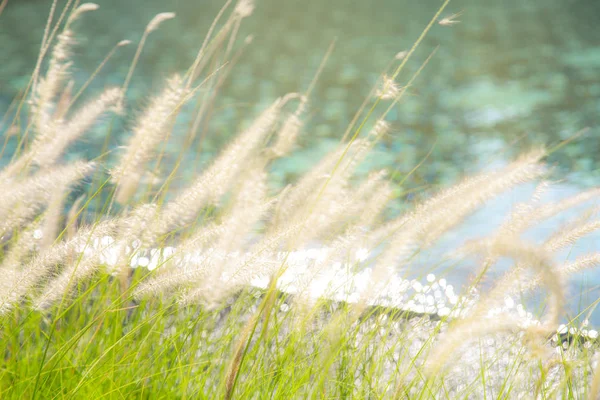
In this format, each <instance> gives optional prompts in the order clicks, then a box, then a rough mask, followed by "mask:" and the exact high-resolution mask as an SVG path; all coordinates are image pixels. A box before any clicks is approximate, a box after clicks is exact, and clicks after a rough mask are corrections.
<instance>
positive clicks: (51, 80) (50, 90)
mask: <svg viewBox="0 0 600 400" xmlns="http://www.w3.org/2000/svg"><path fill="white" fill-rule="evenodd" d="M96 9H98V5H97V4H94V3H84V4H82V5H80V6H79V7H78V8H76V9H75V10H74V11H73V12H72V13H71V15H70V16H69V18H68V19H67V22H66V23H65V27H64V29H63V31H62V32H61V33H60V34H59V35H58V37H57V41H56V44H55V45H54V48H53V50H52V53H51V55H50V60H49V62H48V70H47V72H46V74H45V76H44V77H43V78H40V80H39V82H38V84H37V86H36V87H35V90H34V92H33V95H32V98H31V109H32V112H33V116H34V117H33V121H34V127H35V130H36V135H35V141H34V146H35V147H40V144H43V143H48V142H49V141H51V140H53V139H54V138H55V137H56V135H57V134H58V132H57V129H56V128H57V127H56V123H55V122H54V121H53V112H54V109H55V103H54V101H53V100H54V99H55V97H56V96H57V94H58V92H59V90H60V88H61V86H62V85H63V83H64V80H65V79H66V77H67V76H69V68H70V66H71V62H70V61H69V59H70V57H71V51H70V47H71V46H72V45H73V44H74V43H75V38H74V35H73V31H72V30H71V29H70V26H71V23H73V22H74V21H75V20H76V19H77V18H79V16H80V15H81V14H83V13H84V12H87V11H93V10H96ZM36 143H38V144H37V145H36Z"/></svg>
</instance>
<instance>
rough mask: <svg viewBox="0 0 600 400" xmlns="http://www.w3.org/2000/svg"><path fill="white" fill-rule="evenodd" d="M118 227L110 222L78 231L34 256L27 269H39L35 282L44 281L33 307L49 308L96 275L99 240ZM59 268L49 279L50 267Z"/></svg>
mask: <svg viewBox="0 0 600 400" xmlns="http://www.w3.org/2000/svg"><path fill="white" fill-rule="evenodd" d="M117 227H118V220H116V219H112V220H105V221H102V222H99V223H97V224H95V225H93V226H88V227H85V228H81V229H79V231H78V232H77V235H76V236H75V237H74V238H72V239H68V240H66V241H63V242H60V243H57V244H55V245H54V246H52V247H50V248H49V249H47V250H45V251H43V252H42V253H40V254H39V255H38V256H36V257H34V258H33V260H32V262H31V266H30V267H29V268H28V270H34V269H38V270H39V271H36V274H37V275H38V280H40V279H41V278H44V280H46V282H44V285H43V289H42V290H41V292H39V293H35V294H32V298H33V302H34V308H36V309H43V308H46V307H48V306H50V305H51V304H52V303H54V302H56V301H58V300H60V299H62V298H63V297H65V296H67V295H68V294H69V291H70V289H71V288H72V287H73V286H74V285H75V284H76V283H79V282H81V281H83V280H85V279H87V278H89V277H90V276H92V275H93V274H94V273H96V272H97V271H98V270H99V268H100V267H101V264H100V261H101V259H100V255H101V253H102V252H103V251H105V250H106V247H102V241H101V240H100V239H101V238H104V237H110V236H114V234H115V232H116V230H117V229H116V228H117ZM113 243H114V242H111V243H109V244H108V245H107V246H112V244H113ZM59 265H62V268H61V269H60V272H58V273H57V274H52V275H53V276H52V275H51V276H50V277H48V274H49V273H51V268H52V267H57V266H59Z"/></svg>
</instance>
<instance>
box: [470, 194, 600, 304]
mask: <svg viewBox="0 0 600 400" xmlns="http://www.w3.org/2000/svg"><path fill="white" fill-rule="evenodd" d="M547 187H548V185H547V184H546V183H542V184H541V185H540V186H539V187H538V188H537V189H536V191H535V193H534V195H533V198H532V200H531V201H530V202H529V203H525V204H518V205H517V206H516V209H515V211H513V212H512V213H511V215H510V217H509V218H508V219H507V221H506V222H505V223H503V224H502V225H501V226H500V228H499V229H498V231H497V233H495V234H494V235H493V236H492V237H491V238H487V239H482V240H478V241H473V242H470V243H467V244H466V245H465V246H464V247H463V248H462V249H461V251H460V252H462V253H468V252H478V251H480V250H481V249H482V248H486V249H487V259H486V261H485V262H484V265H485V266H486V267H485V268H486V269H487V268H489V266H491V265H493V264H495V263H496V262H497V260H498V258H499V257H500V254H494V253H493V248H494V243H496V241H498V240H500V241H502V240H506V238H513V240H516V239H518V238H519V237H520V235H521V234H522V233H524V232H525V231H526V230H527V229H528V228H530V227H531V226H533V225H535V224H537V223H540V222H542V221H544V220H546V219H548V218H551V217H553V216H555V215H557V214H559V213H561V212H563V211H566V210H568V209H569V208H572V207H575V206H577V205H579V204H581V203H584V202H586V201H589V200H590V199H592V198H594V197H595V196H596V195H597V189H593V190H589V191H586V192H582V193H579V194H577V195H574V196H571V197H568V198H565V199H563V200H560V201H558V202H553V203H549V204H543V205H537V203H538V202H539V197H540V195H541V193H542V192H543V191H544V190H545V189H546V188H547ZM593 211H594V210H592V211H588V212H584V213H583V214H582V215H580V216H579V217H577V218H575V220H571V221H568V222H567V223H566V224H564V225H562V226H561V227H559V228H558V229H557V230H556V231H555V232H554V233H553V234H552V235H551V236H550V237H549V238H548V239H546V240H545V241H544V243H543V244H542V248H543V249H544V250H545V251H546V252H547V253H548V254H554V253H556V251H558V250H561V249H563V248H564V247H566V246H569V245H574V244H575V243H576V242H577V241H578V240H579V239H581V238H582V237H584V236H585V235H588V234H590V233H592V232H594V231H596V230H598V229H600V222H599V221H590V217H591V215H592V213H593ZM527 269H528V266H526V265H522V264H519V263H517V264H516V265H515V266H514V267H513V268H512V269H511V270H510V271H509V272H507V273H506V274H504V276H503V277H502V278H501V279H500V281H499V282H498V284H497V285H498V286H499V287H503V288H504V289H503V290H506V291H507V293H508V291H510V292H518V291H520V292H521V293H524V292H526V291H528V290H531V289H533V288H535V287H537V285H538V284H539V283H540V282H541V276H540V275H539V274H538V276H534V277H527V278H525V277H524V273H525V271H526V270H527ZM561 271H563V269H562V268H560V269H559V270H558V273H559V275H561V276H562V278H563V280H566V279H567V278H568V277H567V276H566V275H565V274H563V272H561ZM482 273H485V271H482ZM511 286H512V288H511Z"/></svg>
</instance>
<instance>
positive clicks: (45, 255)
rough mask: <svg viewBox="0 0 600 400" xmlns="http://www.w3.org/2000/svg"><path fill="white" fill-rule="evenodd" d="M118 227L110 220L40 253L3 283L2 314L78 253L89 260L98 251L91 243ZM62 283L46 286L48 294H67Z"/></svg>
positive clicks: (84, 230)
mask: <svg viewBox="0 0 600 400" xmlns="http://www.w3.org/2000/svg"><path fill="white" fill-rule="evenodd" d="M114 226H115V224H114V222H113V221H106V222H101V223H98V224H96V225H95V226H92V227H87V228H83V229H80V230H79V232H78V233H77V236H76V237H74V238H72V239H69V240H66V241H63V242H60V243H57V244H55V245H53V246H52V247H50V248H48V249H46V250H43V251H41V252H39V253H37V254H36V255H34V257H33V258H32V259H31V260H30V261H29V262H27V263H26V264H25V265H23V266H22V267H21V268H19V269H18V270H16V271H14V273H11V274H10V275H9V276H7V277H5V279H3V280H2V287H0V314H2V313H5V312H6V311H8V310H10V309H11V308H12V307H13V306H14V305H15V304H16V303H18V302H19V301H20V300H21V299H23V297H24V296H26V295H27V294H28V293H30V292H31V291H32V290H34V289H35V288H36V287H37V286H39V285H40V284H42V283H43V281H44V280H45V279H47V277H48V275H49V274H50V273H51V270H52V268H54V267H56V266H58V265H60V264H62V263H63V262H65V261H66V260H68V258H69V257H71V256H72V255H73V254H74V253H75V252H80V253H82V259H85V258H86V257H88V256H89V255H90V253H92V254H93V253H94V252H93V251H92V250H91V247H90V246H89V244H90V241H92V240H93V239H94V238H95V237H102V236H106V235H110V234H112V233H113V232H114ZM86 253H87V254H86ZM67 270H69V271H70V272H74V268H72V267H67ZM58 283H59V284H57V285H54V286H52V284H51V285H50V286H46V290H45V291H46V292H47V293H48V295H49V294H50V293H53V294H52V296H53V298H55V297H56V296H62V295H63V294H64V291H63V290H64V289H65V286H64V285H63V284H60V282H58ZM59 292H60V293H59Z"/></svg>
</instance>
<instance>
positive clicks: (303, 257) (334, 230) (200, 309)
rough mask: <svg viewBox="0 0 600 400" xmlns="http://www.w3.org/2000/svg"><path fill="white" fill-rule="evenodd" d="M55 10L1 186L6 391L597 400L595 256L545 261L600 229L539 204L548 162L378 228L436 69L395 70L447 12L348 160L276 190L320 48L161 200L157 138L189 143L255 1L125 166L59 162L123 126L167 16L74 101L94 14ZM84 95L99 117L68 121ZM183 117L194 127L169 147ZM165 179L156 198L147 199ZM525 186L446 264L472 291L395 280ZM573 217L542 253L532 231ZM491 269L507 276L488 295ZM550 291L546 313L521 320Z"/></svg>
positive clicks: (355, 140)
mask: <svg viewBox="0 0 600 400" xmlns="http://www.w3.org/2000/svg"><path fill="white" fill-rule="evenodd" d="M56 3H57V2H56V1H54V2H53V4H52V8H51V16H50V18H49V20H48V25H47V26H46V30H45V33H44V37H43V39H42V44H41V50H40V56H39V60H38V63H37V66H36V67H35V69H34V72H33V74H32V78H31V81H30V83H29V85H28V88H27V90H26V92H25V94H24V95H23V96H22V97H21V98H19V99H17V100H16V103H15V104H17V107H16V109H17V114H16V116H15V117H14V119H13V120H12V127H11V128H9V129H11V130H12V131H15V130H17V131H18V134H17V135H16V138H13V139H11V140H15V141H17V142H18V145H17V146H16V150H15V152H14V154H11V155H10V156H11V160H10V162H9V163H8V164H7V165H5V166H4V168H3V169H2V171H1V172H0V188H1V189H2V190H1V192H0V193H2V194H1V195H0V216H1V221H2V222H1V223H0V240H1V242H2V251H1V252H0V271H1V275H2V278H3V279H2V280H1V283H0V338H1V340H0V342H1V343H2V350H3V352H2V354H3V357H2V358H1V361H0V365H1V368H0V397H1V398H3V399H4V398H7V399H8V398H15V399H16V398H19V399H22V398H44V399H45V398H59V397H60V398H63V397H64V398H207V399H212V398H226V399H232V398H239V399H246V398H267V397H269V398H281V399H288V398H413V397H414V398H465V397H468V398H488V397H494V398H495V397H497V398H505V397H524V398H530V397H536V398H537V397H539V398H555V397H565V398H572V397H577V398H579V397H588V398H590V399H594V398H596V397H597V395H598V394H599V392H600V383H599V382H600V370H599V369H598V368H597V365H598V355H597V354H598V353H597V352H596V349H597V344H596V342H595V340H594V339H596V337H597V332H596V331H595V330H593V329H592V328H591V327H588V326H586V324H587V322H586V321H584V322H582V323H577V322H576V320H575V319H572V320H570V319H567V318H566V315H567V314H566V312H565V309H566V305H567V301H568V299H569V297H568V284H567V283H568V279H569V277H570V276H571V275H572V274H574V273H577V272H579V271H582V270H584V269H590V268H593V267H595V266H596V265H597V264H599V263H600V255H598V254H589V255H587V256H585V257H582V258H580V259H576V260H574V261H569V262H563V261H561V260H560V259H559V258H558V257H557V252H558V251H559V250H562V249H564V248H567V247H569V246H571V245H573V244H574V243H575V242H577V241H578V240H579V239H580V238H582V237H584V236H585V235H588V234H590V233H592V232H594V231H595V230H597V229H598V228H599V227H600V223H599V222H598V221H597V220H596V219H595V215H596V211H597V209H596V208H595V207H593V206H591V205H590V203H591V202H592V201H593V200H594V199H595V198H596V197H597V195H598V193H599V192H598V189H594V190H590V191H587V192H584V193H582V194H579V195H576V196H573V197H570V198H567V199H564V200H561V201H558V202H556V203H547V202H542V201H541V198H542V195H543V192H544V191H545V190H547V188H548V187H549V186H550V185H551V183H550V182H549V179H550V178H551V176H550V172H551V171H550V168H549V167H548V166H547V165H546V164H545V163H544V160H545V158H546V157H547V156H548V154H549V153H550V151H548V150H545V149H533V150H531V151H529V152H526V153H524V154H523V155H522V156H520V157H519V158H517V159H515V160H514V161H512V162H509V163H507V164H506V165H505V166H503V167H501V168H498V169H497V170H493V171H485V172H481V173H479V174H477V175H475V176H471V177H468V178H465V179H464V180H462V181H460V182H458V183H456V184H454V185H453V186H451V187H449V188H446V189H442V190H439V191H437V192H436V193H432V194H430V195H428V196H424V197H423V199H422V200H421V201H419V202H416V203H415V204H411V205H410V207H407V208H406V209H407V211H405V212H404V213H402V214H401V215H399V216H397V217H394V218H389V217H388V218H386V217H385V215H386V213H385V211H386V209H387V206H388V205H389V204H390V202H391V201H399V200H402V196H399V195H398V192H399V190H397V189H398V188H397V187H396V186H395V185H394V184H393V182H392V181H391V180H390V179H388V171H386V170H381V171H371V173H370V174H368V176H367V177H366V178H361V177H360V174H358V173H357V168H358V167H359V166H360V165H361V163H362V162H363V161H364V160H365V158H366V157H367V156H368V154H369V153H370V151H371V150H372V148H373V147H374V146H376V145H377V143H378V142H379V141H380V140H381V138H382V137H383V136H384V135H389V134H390V125H389V123H388V122H387V121H386V117H387V113H388V112H389V111H390V110H391V109H392V108H393V107H395V106H396V105H397V104H398V102H399V101H400V99H401V98H402V96H403V95H404V93H405V91H406V88H408V87H409V86H411V85H413V84H414V83H415V82H417V80H416V79H417V76H418V74H419V72H420V71H421V69H422V68H423V67H424V64H426V63H424V64H423V66H422V67H421V68H420V69H419V70H418V71H417V73H415V74H414V75H413V76H412V77H411V78H410V79H409V80H408V81H407V82H405V84H403V85H400V84H399V83H398V80H399V77H400V72H401V71H402V70H403V68H404V66H405V65H406V63H407V62H408V61H409V60H410V58H411V56H412V55H413V53H414V52H415V50H416V48H417V46H418V45H419V43H420V42H421V41H422V39H423V37H424V36H425V34H426V33H427V32H428V31H429V30H430V29H431V28H432V27H433V26H434V24H435V23H436V22H439V23H441V21H445V20H446V19H444V18H443V15H444V12H445V8H446V6H447V5H448V1H445V2H444V3H443V4H442V6H441V8H440V9H439V11H438V12H437V13H436V15H434V16H433V18H432V20H431V21H430V23H429V24H428V25H427V26H425V29H424V32H423V34H422V35H421V36H420V37H419V38H418V39H417V41H416V42H415V44H414V46H413V47H412V48H411V49H410V50H409V51H407V52H406V53H405V54H403V57H396V58H394V61H393V62H394V64H391V67H390V70H389V71H383V72H382V75H381V79H380V83H378V86H377V87H375V88H373V91H372V92H371V95H370V96H369V97H368V99H367V100H365V103H364V104H363V107H361V109H360V110H359V111H358V112H357V114H356V117H355V118H354V120H353V121H352V122H350V125H349V127H348V130H347V132H346V133H345V134H343V139H342V140H341V141H340V143H339V146H338V147H337V148H336V149H334V150H332V151H331V152H330V153H329V154H327V155H326V156H325V157H324V158H323V159H322V160H320V161H318V162H316V163H315V165H314V166H313V167H312V169H311V170H310V171H309V172H307V173H306V174H305V175H304V176H302V177H301V178H300V179H298V181H297V182H293V183H290V184H289V185H288V186H286V187H285V188H283V189H282V190H278V189H277V190H276V189H275V188H274V187H273V185H272V184H271V183H270V179H269V176H270V174H271V172H272V169H273V168H274V165H275V163H274V161H275V160H277V159H278V158H281V157H285V156H286V155H288V154H289V153H291V152H292V151H293V150H294V149H295V147H296V146H297V145H296V140H297V138H298V136H299V135H300V134H301V133H302V131H303V130H304V129H306V128H305V126H304V119H305V118H306V114H307V110H308V109H310V105H311V95H312V89H313V87H314V85H316V84H318V76H319V74H320V72H321V70H322V69H323V68H326V67H327V66H326V62H325V61H326V58H327V56H328V54H329V51H328V53H327V54H326V56H325V57H324V60H323V63H322V65H321V66H320V67H319V69H318V71H317V72H316V73H315V77H314V80H313V82H312V83H311V84H310V86H309V87H308V88H299V89H298V92H297V93H287V94H282V95H281V97H279V98H277V99H275V100H274V101H273V102H272V103H271V104H270V105H269V106H268V107H266V108H265V109H264V110H263V111H262V112H260V113H259V114H258V115H257V116H256V117H255V119H254V120H253V121H252V122H251V123H248V124H246V126H247V127H246V128H245V129H244V130H242V131H241V132H240V133H239V134H238V135H237V136H236V137H235V138H234V139H233V140H232V141H231V142H230V143H229V144H228V145H227V146H226V147H225V148H224V149H223V150H222V152H221V153H220V154H219V155H218V156H216V157H215V158H214V159H213V160H212V161H211V162H210V163H209V164H208V165H207V166H206V167H204V168H203V170H202V171H201V172H200V173H199V174H198V176H197V177H195V178H194V179H193V180H192V181H191V182H188V183H186V184H187V186H186V187H184V188H182V189H178V190H175V189H172V187H177V186H180V183H179V182H177V179H178V176H179V173H180V170H181V169H182V168H187V166H182V157H180V158H179V159H178V160H177V161H176V162H175V163H174V165H170V166H165V165H162V164H161V163H163V162H164V159H163V153H162V150H161V145H162V144H163V143H164V142H165V141H167V140H176V138H177V137H179V138H181V137H183V138H184V139H183V143H184V146H182V152H183V151H189V150H190V148H191V146H192V144H193V143H195V140H197V138H196V131H197V129H198V127H199V126H200V124H201V122H200V121H206V120H207V119H208V118H209V116H210V113H209V112H208V111H207V110H208V109H209V108H210V104H211V102H213V101H214V98H215V96H216V95H217V94H218V92H219V88H220V87H221V85H222V83H223V82H224V81H225V80H226V79H227V77H228V75H229V74H230V73H231V71H234V69H233V68H234V64H235V62H234V61H235V55H236V53H235V50H236V48H237V46H238V45H237V44H236V43H237V36H238V32H239V28H240V24H241V23H242V21H243V20H244V19H245V18H247V17H249V16H250V15H251V14H252V12H253V10H254V4H253V2H252V1H251V0H239V1H237V2H236V3H234V2H233V1H232V0H228V1H226V2H225V3H224V6H223V8H222V9H221V11H220V12H219V14H218V15H217V18H216V19H215V22H214V23H213V25H212V26H211V27H210V29H209V32H208V34H207V37H206V39H205V40H204V42H203V43H202V45H201V47H200V50H199V51H198V53H197V56H196V58H195V60H194V62H193V63H192V65H191V66H190V67H189V69H188V70H187V71H182V73H181V74H177V75H173V76H171V77H169V78H168V79H167V80H166V82H165V84H164V86H163V87H162V89H161V90H159V91H158V92H157V93H155V94H153V95H150V96H149V100H148V102H147V105H146V107H145V108H144V109H143V110H141V111H140V112H138V113H137V117H136V118H135V120H134V121H132V123H131V124H130V126H131V129H130V131H129V132H126V133H125V135H124V136H128V138H127V139H122V138H121V137H119V138H117V139H115V140H118V141H119V143H121V146H120V147H119V148H118V149H116V150H111V151H107V152H99V154H98V157H97V158H96V159H94V160H88V161H84V160H80V161H75V162H67V161H66V160H65V157H63V155H64V154H65V152H67V151H68V149H69V146H70V145H71V144H72V143H74V142H75V141H77V140H79V139H80V138H81V137H82V136H83V135H85V133H86V132H87V131H89V130H90V129H91V128H92V127H94V126H96V127H98V126H101V127H102V129H106V131H107V135H111V133H112V130H111V128H110V126H113V124H111V123H110V122H111V121H112V120H114V119H116V118H119V117H120V116H121V115H130V114H131V112H130V110H129V105H128V104H127V100H128V97H127V93H128V87H129V84H130V81H131V79H132V76H133V74H134V73H135V68H136V64H137V63H138V61H139V60H140V59H142V58H143V47H144V44H145V43H146V41H147V40H151V35H150V34H151V33H152V34H153V35H154V34H160V29H159V28H160V26H159V25H160V24H161V23H167V22H165V21H167V20H170V19H173V18H175V15H174V14H173V13H169V12H165V13H161V14H158V15H157V16H156V17H155V18H154V19H152V20H151V21H150V22H149V24H148V26H147V28H146V29H145V31H144V32H143V33H142V36H141V40H140V42H139V44H138V46H137V49H136V51H135V55H134V56H133V61H132V63H131V66H130V68H129V71H128V73H127V76H126V77H124V79H123V84H122V85H121V86H119V87H112V88H106V89H104V90H103V91H101V92H100V93H96V94H89V95H88V94H87V86H88V83H89V82H88V83H86V84H84V86H83V87H82V88H81V90H79V91H78V92H76V94H75V95H73V91H74V89H75V83H73V80H72V76H71V67H72V66H71V53H72V48H73V46H76V37H77V34H76V33H75V32H74V28H73V26H74V25H73V24H74V23H75V22H76V20H78V19H83V18H93V13H92V12H93V11H94V10H96V9H97V8H98V6H97V5H96V4H92V3H85V4H79V2H77V1H68V2H67V4H66V6H65V8H64V9H63V11H62V13H61V14H60V15H54V14H55V13H56V12H57V11H56V5H57V4H56ZM2 4H4V3H2ZM0 10H1V6H0ZM454 22H456V21H454ZM168 23H175V21H172V22H168ZM443 25H446V26H447V25H451V24H449V23H447V22H446V23H444V24H443ZM126 44H128V41H121V42H119V43H117V44H116V45H115V47H114V49H113V50H111V52H110V53H109V55H108V56H107V58H106V59H105V61H106V60H107V59H108V58H110V57H111V56H112V54H113V52H114V51H121V48H122V47H123V46H124V45H126ZM247 44H248V43H247V41H246V45H247ZM330 50H331V49H330ZM430 59H433V60H434V59H435V58H432V57H431V56H430V57H429V58H427V61H426V62H429V60H430ZM105 61H103V63H102V64H101V67H102V66H104V63H105ZM92 78H93V76H92ZM80 96H88V97H89V98H90V100H88V101H86V102H84V103H83V105H81V106H77V107H75V106H74V105H75V104H78V102H76V100H77V99H78V97H80ZM182 112H185V113H189V114H190V115H191V117H192V118H191V120H192V123H191V124H190V126H189V131H188V132H183V134H182V133H181V132H179V133H178V132H176V130H177V129H179V128H180V124H177V120H178V116H179V114H181V113H182ZM23 121H25V123H23ZM202 123H204V122H202ZM105 125H109V127H107V126H105ZM205 125H206V124H205ZM340 136H342V135H340ZM161 167H162V168H161ZM166 167H170V170H169V171H166ZM156 171H160V173H162V175H159V177H158V178H159V181H160V182H159V183H160V185H152V184H149V183H148V181H147V180H145V179H146V177H147V176H148V175H150V174H151V175H152V176H155V177H156ZM531 182H537V183H538V186H537V189H536V190H535V191H534V193H533V195H532V198H531V200H530V201H529V202H526V203H523V204H519V205H518V206H516V207H515V209H514V211H513V212H512V213H511V214H510V215H508V216H507V219H506V221H505V223H504V224H502V225H501V226H500V227H499V228H498V229H497V230H496V231H495V232H494V233H493V234H490V235H489V236H487V237H483V238H479V239H474V240H471V241H468V242H465V243H464V245H463V246H462V247H461V248H459V249H454V250H453V251H452V252H448V253H447V254H444V255H443V258H444V260H439V263H441V262H442V261H445V260H448V259H450V260H454V261H455V262H457V263H459V262H471V263H472V262H476V263H477V265H480V267H479V269H478V272H477V274H476V275H475V277H474V279H473V283H472V285H470V286H469V287H467V288H465V289H464V291H463V292H461V293H456V292H455V290H454V287H453V286H452V285H451V284H450V283H449V281H450V280H451V276H448V277H447V279H446V278H442V279H437V278H436V277H435V276H434V275H433V274H431V273H429V272H430V270H427V273H425V274H423V279H422V280H421V279H409V278H408V273H407V271H408V269H409V268H410V267H411V266H413V265H415V264H416V263H417V261H418V259H419V257H420V256H421V255H423V254H426V253H427V250H428V249H430V248H432V247H433V246H434V245H436V243H438V242H440V240H442V239H443V238H444V237H446V236H447V235H449V234H452V233H453V230H454V229H455V228H456V227H457V226H458V225H459V224H460V223H461V222H462V221H464V220H465V218H467V217H468V216H469V215H471V214H473V213H474V212H475V211H476V210H477V209H478V208H480V207H481V206H482V205H483V204H485V203H486V202H487V201H489V200H491V199H493V198H495V197H497V196H499V195H500V194H502V193H505V192H507V191H509V190H511V189H513V188H515V187H517V186H520V185H523V184H526V183H531ZM157 186H158V187H157ZM75 189H76V191H77V192H78V194H81V193H83V197H82V196H79V197H78V198H77V200H75V197H76V193H75ZM583 206H585V207H587V208H585V209H584V211H583V213H581V215H579V216H577V217H576V218H574V219H573V220H572V221H569V222H568V223H567V224H565V225H564V226H562V227H561V228H560V229H559V230H558V231H556V232H554V233H552V234H551V235H550V236H549V237H548V239H547V240H545V241H544V242H542V243H537V242H531V241H528V240H527V239H526V238H525V237H524V234H525V233H526V232H527V231H528V230H529V229H530V228H531V227H533V226H535V225H537V224H539V223H541V222H543V221H544V220H547V219H549V218H551V217H553V216H555V215H557V214H560V213H563V212H565V211H567V210H569V209H573V208H575V207H583ZM501 259H510V260H512V261H513V266H512V268H511V269H510V270H509V271H508V272H506V273H504V274H503V275H502V276H501V277H500V278H498V279H496V280H492V281H491V282H490V278H488V277H489V276H490V274H491V272H493V270H494V267H495V266H496V264H498V262H499V261H500V260H501ZM436 263H437V262H432V265H431V268H432V269H433V268H434V267H436ZM480 284H483V285H484V287H485V288H486V289H485V290H484V291H481V290H478V288H479V287H480V286H479V285H480ZM540 290H541V291H542V292H541V293H543V294H544V295H545V299H546V300H545V301H544V302H543V303H544V304H545V305H546V307H545V308H544V309H543V310H541V312H540V314H539V315H533V314H532V313H531V312H527V311H526V310H525V308H524V306H523V305H522V304H519V305H518V306H515V304H514V302H515V300H514V299H523V303H524V304H526V302H525V299H526V298H528V296H531V294H532V293H537V294H539V291H540ZM590 313H591V311H590ZM561 323H562V325H560V324H561Z"/></svg>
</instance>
